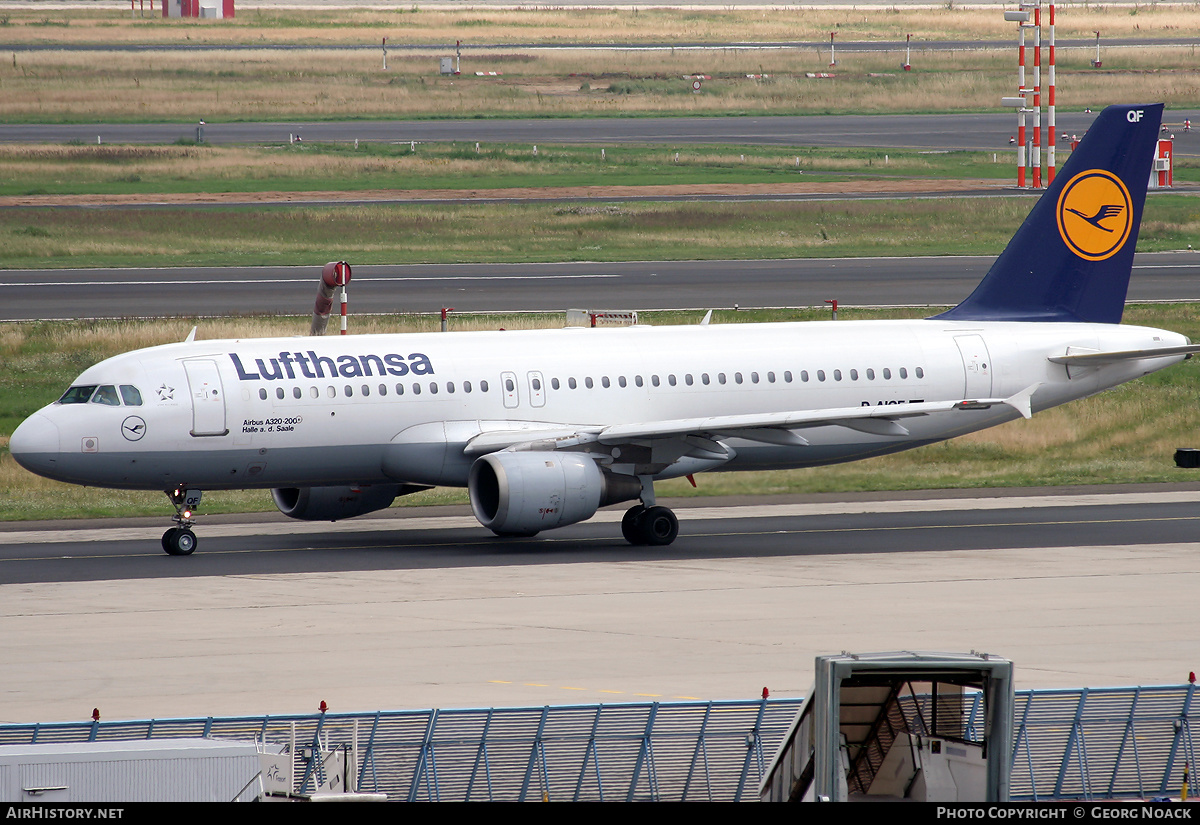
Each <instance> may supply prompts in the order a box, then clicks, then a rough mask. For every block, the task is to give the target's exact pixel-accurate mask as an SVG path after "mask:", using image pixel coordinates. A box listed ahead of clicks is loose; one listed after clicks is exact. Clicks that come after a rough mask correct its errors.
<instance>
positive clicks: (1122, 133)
mask: <svg viewBox="0 0 1200 825" xmlns="http://www.w3.org/2000/svg"><path fill="white" fill-rule="evenodd" d="M1162 112H1163V106H1162V104H1161V103H1156V104H1154V105H1148V106H1109V107H1108V108H1107V109H1105V110H1104V111H1103V112H1101V113H1100V115H1099V116H1098V117H1097V118H1096V120H1095V121H1094V122H1093V123H1092V126H1091V128H1090V129H1089V130H1088V133H1087V134H1086V135H1085V136H1084V138H1083V140H1082V141H1080V143H1079V147H1078V148H1077V149H1076V150H1075V151H1074V152H1072V153H1071V156H1070V158H1068V159H1067V162H1066V163H1065V164H1063V167H1062V170H1061V171H1060V172H1059V173H1058V175H1057V177H1055V179H1054V183H1053V184H1052V185H1051V186H1050V188H1049V189H1047V190H1046V192H1045V194H1043V195H1042V197H1041V198H1040V199H1039V200H1038V202H1037V203H1036V204H1035V205H1034V207H1033V211H1031V212H1030V213H1029V217H1027V218H1026V219H1025V223H1023V224H1021V228H1020V229H1018V230H1017V234H1016V235H1014V236H1013V239H1012V240H1011V241H1009V242H1008V246H1007V247H1005V249H1004V252H1002V253H1001V254H1000V257H999V258H997V259H996V262H995V263H994V264H992V268H991V269H989V270H988V273H987V275H985V276H984V278H983V280H982V281H980V283H979V286H977V287H976V288H975V291H974V292H972V293H971V294H970V295H969V296H968V297H967V299H966V300H965V301H963V302H962V303H961V304H959V305H958V306H956V307H955V308H954V309H952V310H950V311H948V312H944V313H942V314H941V315H938V316H936V317H937V318H946V319H951V320H955V321H977V320H978V321H985V320H986V321H1088V322H1095V323H1106V324H1116V323H1120V321H1121V314H1122V312H1123V311H1124V309H1125V293H1126V291H1127V290H1128V288H1129V273H1130V270H1131V269H1132V268H1133V251H1134V247H1135V246H1136V245H1137V236H1138V227H1139V226H1140V225H1141V221H1142V206H1143V205H1144V204H1145V201H1146V186H1147V184H1148V183H1149V180H1150V168H1151V162H1152V159H1153V157H1154V154H1155V151H1156V147H1157V142H1158V127H1159V123H1160V121H1161V120H1162Z"/></svg>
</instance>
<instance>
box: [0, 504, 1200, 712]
mask: <svg viewBox="0 0 1200 825" xmlns="http://www.w3.org/2000/svg"><path fill="white" fill-rule="evenodd" d="M682 504H683V506H681V507H680V508H679V512H680V516H681V521H682V529H681V536H680V538H679V540H678V541H677V542H676V543H675V544H674V545H672V546H670V547H668V548H661V549H647V548H631V547H629V546H627V545H625V544H624V543H623V542H622V541H621V540H620V538H619V528H618V527H617V525H616V523H615V520H616V519H617V518H619V515H620V512H619V510H618V511H617V512H605V513H603V514H602V515H601V517H598V518H597V519H595V520H593V521H592V522H589V523H586V524H583V525H576V526H574V527H570V528H566V529H563V530H561V531H556V532H552V533H549V534H546V536H545V538H541V537H539V538H537V539H534V540H523V541H516V542H505V541H501V540H498V539H494V538H492V537H491V536H490V534H489V533H487V531H485V530H483V529H482V528H480V527H478V525H474V524H473V520H472V519H470V517H469V516H467V515H466V513H465V511H464V509H463V508H450V509H449V510H448V511H447V510H442V509H437V510H434V511H430V510H420V511H415V512H412V511H409V512H404V511H401V510H396V509H394V510H392V511H388V512H387V514H386V516H385V517H382V518H376V517H371V518H368V519H365V520H359V521H349V522H343V523H339V524H336V525H310V524H301V523H296V522H286V521H285V520H283V519H282V517H279V516H270V517H266V516H264V517H258V518H255V519H251V520H246V519H244V518H242V517H237V518H234V517H223V518H217V517H213V518H204V519H202V520H201V523H200V526H199V528H198V531H197V532H198V533H199V535H200V549H199V550H198V551H197V553H196V555H194V556H191V557H186V558H173V557H168V556H166V555H164V554H162V553H161V550H160V549H159V547H158V540H157V536H158V535H159V533H161V531H162V529H163V528H164V527H165V526H166V519H165V518H164V519H162V520H160V521H159V522H158V523H154V522H152V521H145V520H140V521H138V522H135V523H132V524H112V523H109V522H104V523H102V524H90V525H89V524H86V523H78V524H77V523H57V524H37V525H5V526H3V527H2V528H0V582H3V583H2V584H0V617H2V618H0V629H3V631H4V632H3V633H0V661H4V662H5V663H6V664H5V676H4V679H3V680H0V691H3V702H2V703H0V707H2V708H3V710H2V711H0V716H2V717H3V719H4V721H26V722H27V721H35V720H37V721H51V720H66V719H82V718H86V717H87V716H88V714H90V712H91V709H92V708H93V707H99V708H100V710H101V713H102V714H103V716H104V718H107V719H116V718H142V717H150V716H154V717H166V716H191V715H204V714H218V715H221V714H241V713H256V714H257V713H282V712H305V711H311V710H313V709H315V708H316V706H317V704H318V703H319V702H320V701H321V700H325V701H327V702H328V703H329V704H330V706H331V707H332V708H333V709H335V710H367V709H376V708H405V707H428V706H437V707H455V706H486V705H527V704H533V705H540V704H564V703H574V702H599V701H605V702H619V701H634V700H638V701H641V700H644V699H646V698H648V697H649V698H660V699H663V700H668V699H674V698H683V697H697V698H749V697H755V696H758V695H759V694H760V692H761V690H762V688H763V687H764V686H765V687H768V688H769V689H770V690H771V691H772V693H773V695H776V696H780V695H800V694H803V693H804V692H806V691H807V689H808V687H809V684H810V682H811V679H812V659H813V657H814V656H815V655H817V654H818V653H828V652H838V651H841V650H852V651H863V652H866V651H875V650H893V649H934V650H952V651H968V650H972V649H974V650H986V651H988V652H993V653H998V654H1001V655H1004V656H1009V657H1012V658H1013V659H1014V660H1015V661H1016V663H1017V683H1018V687H1022V688H1024V687H1038V688H1051V687H1068V686H1069V687H1078V686H1082V685H1087V686H1101V685H1131V684H1161V683H1168V682H1172V683H1174V682H1180V681H1182V680H1183V679H1184V678H1185V677H1186V675H1187V671H1188V670H1195V669H1196V665H1197V659H1198V658H1200V647H1198V645H1197V641H1196V635H1195V628H1194V614H1195V609H1194V606H1195V594H1196V591H1197V585H1198V584H1200V553H1198V550H1200V543H1198V542H1197V541H1196V536H1197V534H1198V531H1200V511H1198V509H1197V504H1200V485H1198V484H1188V485H1154V486H1141V487H1127V488H1115V489H1109V488H1077V489H1073V490H1067V491H1057V490H1033V491H1004V492H997V491H984V492H975V493H972V492H962V491H952V492H944V493H940V494H933V495H929V494H925V495H898V496H897V495H888V496H883V495H879V494H875V495H858V496H853V495H847V496H813V497H805V498H802V499H785V500H780V499H774V498H772V499H763V500H759V501H756V500H740V501H716V502H714V501H708V500H702V501H700V502H695V501H692V502H687V503H682ZM164 509H165V508H164ZM30 533H36V534H37V535H36V536H31V535H30Z"/></svg>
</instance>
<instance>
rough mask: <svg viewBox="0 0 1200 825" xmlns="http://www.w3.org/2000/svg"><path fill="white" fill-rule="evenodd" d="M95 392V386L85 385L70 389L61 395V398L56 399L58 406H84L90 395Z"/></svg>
mask: <svg viewBox="0 0 1200 825" xmlns="http://www.w3.org/2000/svg"><path fill="white" fill-rule="evenodd" d="M95 391H96V385H95V384H86V385H81V386H78V387H71V388H70V389H69V390H67V391H66V392H64V393H63V396H62V398H60V399H58V403H59V404H86V403H87V401H88V399H89V398H91V397H92V393H94V392H95Z"/></svg>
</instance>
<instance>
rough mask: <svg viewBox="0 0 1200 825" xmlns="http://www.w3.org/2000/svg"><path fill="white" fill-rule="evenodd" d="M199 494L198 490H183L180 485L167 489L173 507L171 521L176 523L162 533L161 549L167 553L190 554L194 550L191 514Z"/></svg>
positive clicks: (194, 538)
mask: <svg viewBox="0 0 1200 825" xmlns="http://www.w3.org/2000/svg"><path fill="white" fill-rule="evenodd" d="M200 496H201V492H200V491H199V490H185V489H183V488H182V487H176V488H175V489H174V490H168V491H167V498H169V499H170V500H171V506H172V507H174V508H175V515H173V516H171V521H173V522H175V524H176V525H177V526H175V527H172V528H171V529H170V530H168V531H167V532H165V533H163V536H162V549H163V550H164V551H166V553H167V555H169V556H190V555H191V554H192V553H194V552H195V551H196V544H197V539H196V534H195V533H193V532H192V525H193V524H195V523H196V520H195V519H194V518H192V515H193V513H194V511H195V509H196V506H197V505H198V504H200Z"/></svg>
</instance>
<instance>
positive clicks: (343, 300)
mask: <svg viewBox="0 0 1200 825" xmlns="http://www.w3.org/2000/svg"><path fill="white" fill-rule="evenodd" d="M341 334H342V335H345V334H346V284H345V283H343V284H342V333H341Z"/></svg>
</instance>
